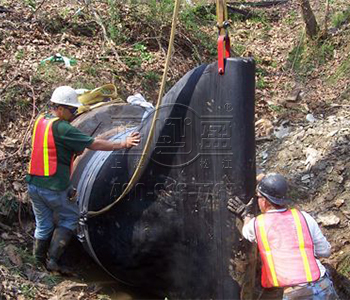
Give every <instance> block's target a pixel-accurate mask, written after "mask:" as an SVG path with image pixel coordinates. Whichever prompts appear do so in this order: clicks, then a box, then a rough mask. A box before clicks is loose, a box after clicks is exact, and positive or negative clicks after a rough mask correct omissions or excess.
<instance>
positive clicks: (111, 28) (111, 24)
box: [107, 0, 126, 45]
mask: <svg viewBox="0 0 350 300" xmlns="http://www.w3.org/2000/svg"><path fill="white" fill-rule="evenodd" d="M108 7H109V10H108V12H109V18H108V26H107V31H108V34H109V36H110V38H111V39H112V40H113V41H114V42H115V43H116V45H120V44H122V43H124V42H125V40H126V36H125V34H124V33H123V26H122V21H123V17H122V15H121V14H120V10H119V9H118V5H117V1H116V0H108Z"/></svg>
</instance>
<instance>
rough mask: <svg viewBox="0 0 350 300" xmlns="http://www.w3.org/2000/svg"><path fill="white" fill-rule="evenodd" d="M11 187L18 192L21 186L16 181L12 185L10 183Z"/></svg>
mask: <svg viewBox="0 0 350 300" xmlns="http://www.w3.org/2000/svg"><path fill="white" fill-rule="evenodd" d="M12 185H13V188H14V189H15V191H17V192H18V191H20V190H21V187H22V184H20V183H19V182H18V181H14V182H13V183H12Z"/></svg>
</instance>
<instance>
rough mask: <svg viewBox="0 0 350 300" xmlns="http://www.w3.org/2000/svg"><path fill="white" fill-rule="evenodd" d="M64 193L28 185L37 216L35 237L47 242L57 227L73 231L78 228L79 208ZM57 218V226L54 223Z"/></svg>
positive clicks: (65, 192)
mask: <svg viewBox="0 0 350 300" xmlns="http://www.w3.org/2000/svg"><path fill="white" fill-rule="evenodd" d="M69 189H70V188H68V189H66V190H64V191H52V190H48V189H44V188H40V187H37V186H35V185H33V184H28V194H29V196H30V199H31V201H32V206H33V211H34V215H35V224H36V228H35V233H34V237H35V238H36V239H39V240H47V239H49V238H50V237H51V234H52V232H53V230H54V228H55V225H56V226H59V227H65V228H68V229H70V230H72V231H74V230H75V229H76V228H77V225H78V219H79V206H78V204H77V202H73V201H70V200H69V199H68V197H67V193H68V191H69ZM54 218H57V224H55V222H54Z"/></svg>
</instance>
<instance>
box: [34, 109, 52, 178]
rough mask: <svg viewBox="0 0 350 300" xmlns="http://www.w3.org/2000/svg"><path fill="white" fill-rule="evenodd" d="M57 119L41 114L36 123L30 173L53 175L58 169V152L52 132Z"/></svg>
mask: <svg viewBox="0 0 350 300" xmlns="http://www.w3.org/2000/svg"><path fill="white" fill-rule="evenodd" d="M56 120H58V118H53V119H45V118H44V116H43V115H41V116H39V118H38V119H37V120H36V122H35V124H34V129H33V136H32V154H31V159H30V163H29V174H30V175H36V176H52V175H54V174H55V173H56V171H57V152H56V145H55V140H54V137H53V132H52V124H53V122H55V121H56Z"/></svg>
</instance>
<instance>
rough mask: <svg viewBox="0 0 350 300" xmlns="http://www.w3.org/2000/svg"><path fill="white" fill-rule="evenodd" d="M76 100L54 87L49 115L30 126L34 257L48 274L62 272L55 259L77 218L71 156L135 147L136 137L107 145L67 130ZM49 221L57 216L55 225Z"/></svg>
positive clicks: (29, 178)
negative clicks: (86, 150)
mask: <svg viewBox="0 0 350 300" xmlns="http://www.w3.org/2000/svg"><path fill="white" fill-rule="evenodd" d="M77 96H78V95H77V93H76V91H75V90H74V89H73V88H71V87H69V86H61V87H58V88H56V89H55V91H54V92H53V94H52V96H51V104H52V106H53V110H52V114H46V115H40V116H39V117H38V119H37V120H36V122H35V124H34V129H33V135H32V152H31V160H30V163H29V170H28V175H27V177H26V181H27V183H28V194H29V196H30V199H31V202H32V207H33V211H34V215H35V223H36V228H35V232H34V237H35V241H34V247H33V248H34V249H33V254H34V257H35V258H36V260H37V261H38V262H39V263H40V264H43V265H44V266H46V267H47V269H48V270H51V271H58V272H62V273H64V272H65V270H67V269H65V268H63V267H62V266H60V264H59V259H60V257H61V255H62V254H63V252H64V250H65V249H66V247H67V245H68V243H69V242H70V240H71V238H72V236H73V235H74V233H75V230H76V227H77V224H78V219H79V207H78V204H77V202H76V197H74V193H75V190H74V189H73V187H72V184H71V181H70V174H71V171H72V162H73V159H74V157H75V156H76V155H78V154H80V153H82V151H84V149H86V148H88V149H90V150H101V151H114V150H119V149H123V148H131V147H134V146H137V145H138V144H139V142H140V134H139V133H138V132H133V133H131V134H130V135H129V136H127V137H126V138H125V139H123V140H120V141H116V142H112V141H107V140H103V139H98V138H93V137H91V136H88V135H86V134H84V133H82V132H81V131H80V130H78V129H77V128H75V127H74V126H72V125H71V124H70V122H71V121H72V120H73V119H74V117H75V115H76V112H77V109H78V107H79V106H80V105H81V103H80V102H79V101H78V97H77ZM72 200H73V201H72ZM54 216H57V218H56V219H57V221H56V222H55V220H54V219H55V218H54ZM47 255H48V261H46V259H47Z"/></svg>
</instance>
